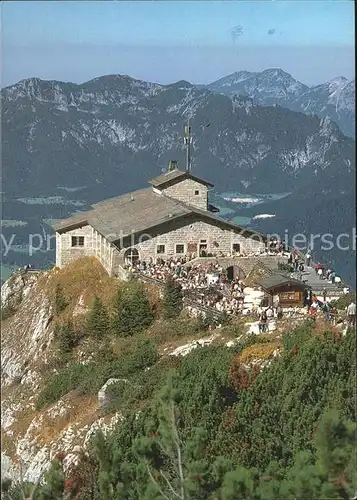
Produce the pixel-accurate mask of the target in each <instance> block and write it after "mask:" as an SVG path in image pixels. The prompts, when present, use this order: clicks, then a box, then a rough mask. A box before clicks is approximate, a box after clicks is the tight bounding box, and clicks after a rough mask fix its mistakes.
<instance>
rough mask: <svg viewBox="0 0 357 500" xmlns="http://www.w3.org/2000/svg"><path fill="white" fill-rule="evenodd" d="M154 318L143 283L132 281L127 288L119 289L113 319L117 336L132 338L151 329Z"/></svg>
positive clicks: (113, 326)
mask: <svg viewBox="0 0 357 500" xmlns="http://www.w3.org/2000/svg"><path fill="white" fill-rule="evenodd" d="M154 317H155V315H154V312H153V310H152V308H151V305H150V302H149V299H148V297H147V294H146V291H145V288H144V286H143V284H142V283H140V282H138V281H131V282H130V283H128V284H127V286H126V287H125V288H119V289H118V292H117V295H116V297H115V301H114V313H113V318H112V329H113V332H114V333H115V334H117V335H119V336H121V337H129V336H132V335H134V334H135V333H138V332H141V331H143V330H145V329H147V328H149V326H150V325H151V324H152V323H153V321H154Z"/></svg>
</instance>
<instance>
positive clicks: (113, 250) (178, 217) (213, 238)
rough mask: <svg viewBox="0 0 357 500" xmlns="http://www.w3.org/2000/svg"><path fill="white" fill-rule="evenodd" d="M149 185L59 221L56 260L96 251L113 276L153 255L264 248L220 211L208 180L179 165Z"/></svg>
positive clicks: (63, 262)
mask: <svg viewBox="0 0 357 500" xmlns="http://www.w3.org/2000/svg"><path fill="white" fill-rule="evenodd" d="M150 184H151V187H149V188H146V189H141V190H138V191H134V192H132V193H128V194H124V195H122V196H119V197H116V198H111V199H108V200H105V201H102V202H100V203H96V204H95V205H93V207H92V210H89V211H87V212H83V213H80V214H78V215H75V216H73V217H70V218H69V219H65V220H60V221H58V222H57V223H56V224H54V225H53V229H54V230H55V231H56V265H57V266H58V267H63V266H65V265H66V264H68V263H69V262H72V261H73V260H75V259H77V258H79V257H83V256H95V257H97V258H98V259H99V260H100V262H101V263H102V265H103V266H104V268H105V269H106V270H107V272H108V273H109V275H111V276H120V277H124V276H125V271H124V268H125V264H127V263H129V262H135V261H138V260H141V261H143V260H148V259H149V258H150V257H152V258H153V259H155V258H156V257H161V258H163V259H167V258H169V257H172V256H184V255H189V256H190V257H193V256H200V255H201V256H215V255H217V256H226V255H232V254H239V255H248V254H249V255H250V254H260V253H263V252H264V251H265V240H266V238H265V236H263V235H262V234H260V233H256V232H254V231H252V230H248V229H245V228H243V227H240V226H238V225H236V224H233V223H231V222H228V221H226V220H224V219H222V218H221V217H218V216H217V215H216V214H215V212H217V211H218V209H216V208H215V207H213V206H212V205H210V204H209V201H208V192H209V190H210V189H211V188H212V187H213V185H212V184H210V183H209V182H206V181H204V180H202V179H199V178H197V177H195V176H194V175H192V174H191V173H190V172H188V171H186V172H182V171H180V170H178V169H175V170H171V171H168V172H167V173H165V174H162V175H160V176H158V177H156V178H155V179H153V180H152V181H151V182H150Z"/></svg>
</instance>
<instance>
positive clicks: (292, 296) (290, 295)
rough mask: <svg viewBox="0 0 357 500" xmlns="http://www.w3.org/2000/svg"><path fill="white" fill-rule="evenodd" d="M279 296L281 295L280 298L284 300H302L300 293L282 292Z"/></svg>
mask: <svg viewBox="0 0 357 500" xmlns="http://www.w3.org/2000/svg"><path fill="white" fill-rule="evenodd" d="M279 295H280V298H281V299H282V300H291V301H295V300H299V298H300V293H299V292H281V293H280V294H279Z"/></svg>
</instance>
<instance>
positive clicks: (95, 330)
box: [86, 296, 110, 338]
mask: <svg viewBox="0 0 357 500" xmlns="http://www.w3.org/2000/svg"><path fill="white" fill-rule="evenodd" d="M109 328H110V323H109V316H108V313H107V311H106V309H105V307H104V306H103V303H102V301H101V300H100V298H99V297H97V296H95V297H94V302H93V306H92V308H91V310H90V311H89V313H88V316H87V324H86V331H87V333H88V334H89V335H91V336H94V337H96V338H103V337H104V336H105V335H107V334H108V332H109Z"/></svg>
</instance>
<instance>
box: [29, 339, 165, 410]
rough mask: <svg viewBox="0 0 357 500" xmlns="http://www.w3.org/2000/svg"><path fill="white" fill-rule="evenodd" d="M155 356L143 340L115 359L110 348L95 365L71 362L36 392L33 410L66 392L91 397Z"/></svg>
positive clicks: (151, 344)
mask: <svg viewBox="0 0 357 500" xmlns="http://www.w3.org/2000/svg"><path fill="white" fill-rule="evenodd" d="M158 359H159V354H158V352H157V350H156V348H155V345H154V344H153V342H151V341H148V340H145V341H142V342H140V343H139V345H138V346H137V348H136V349H135V350H134V351H132V352H128V353H127V354H125V355H122V356H120V358H118V357H116V356H115V355H114V354H113V352H112V351H110V349H108V350H107V351H106V354H105V356H104V355H103V356H102V358H101V359H99V360H98V361H97V362H90V363H88V364H86V365H83V364H79V363H71V364H69V365H68V366H67V367H64V368H63V369H62V370H61V371H60V372H59V373H57V374H55V375H54V376H52V377H51V378H50V379H49V380H48V381H47V384H46V385H45V387H44V388H43V390H42V391H41V392H40V394H39V396H38V398H37V402H36V408H37V409H41V408H43V407H45V406H49V405H51V404H53V403H55V402H56V401H58V400H59V399H60V398H61V397H63V396H64V395H65V394H67V393H68V392H70V391H75V392H76V393H77V394H79V395H86V394H95V393H96V392H98V391H99V389H100V388H101V387H102V386H103V385H104V384H105V382H106V381H107V380H108V379H109V378H127V377H130V376H133V375H135V374H138V373H139V372H141V371H143V370H144V369H146V368H148V367H151V366H153V365H154V364H155V363H156V362H157V361H158Z"/></svg>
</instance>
